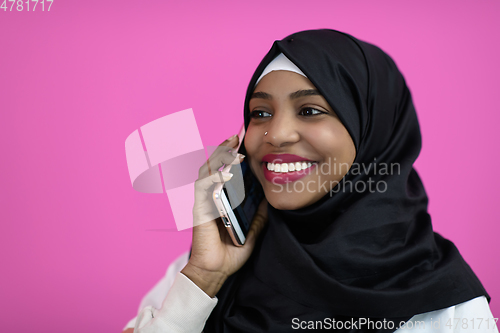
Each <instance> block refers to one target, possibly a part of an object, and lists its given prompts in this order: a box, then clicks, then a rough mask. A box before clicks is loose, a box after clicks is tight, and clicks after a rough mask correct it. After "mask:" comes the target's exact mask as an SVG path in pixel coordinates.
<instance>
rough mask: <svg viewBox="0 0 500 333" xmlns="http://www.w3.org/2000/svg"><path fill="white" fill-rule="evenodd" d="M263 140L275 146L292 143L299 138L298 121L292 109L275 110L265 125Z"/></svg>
mask: <svg viewBox="0 0 500 333" xmlns="http://www.w3.org/2000/svg"><path fill="white" fill-rule="evenodd" d="M266 131H267V135H264V141H265V142H266V143H269V144H271V145H273V146H275V147H283V146H286V145H289V144H293V143H295V142H297V141H299V139H300V134H299V131H298V123H297V121H296V119H295V114H294V111H293V110H283V109H282V110H276V111H275V114H274V115H273V117H272V119H271V121H269V122H268V124H267V126H266Z"/></svg>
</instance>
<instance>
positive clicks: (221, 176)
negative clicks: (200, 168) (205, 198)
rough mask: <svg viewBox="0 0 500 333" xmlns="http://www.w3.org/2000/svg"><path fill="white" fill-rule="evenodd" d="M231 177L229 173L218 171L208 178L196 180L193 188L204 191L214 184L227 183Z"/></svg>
mask: <svg viewBox="0 0 500 333" xmlns="http://www.w3.org/2000/svg"><path fill="white" fill-rule="evenodd" d="M232 177H233V174H232V173H230V172H224V171H218V172H217V173H214V174H212V175H210V176H208V177H205V178H201V179H198V180H197V181H195V182H194V183H195V187H196V189H197V190H206V189H208V188H209V187H210V186H212V185H213V184H214V183H221V182H227V181H229V180H230V179H231V178H232Z"/></svg>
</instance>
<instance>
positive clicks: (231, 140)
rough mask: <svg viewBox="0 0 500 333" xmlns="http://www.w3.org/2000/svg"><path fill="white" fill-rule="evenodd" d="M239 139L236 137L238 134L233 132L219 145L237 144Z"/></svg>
mask: <svg viewBox="0 0 500 333" xmlns="http://www.w3.org/2000/svg"><path fill="white" fill-rule="evenodd" d="M239 141H240V138H239V137H238V134H235V135H233V136H230V137H229V138H227V139H226V140H224V142H222V143H221V144H220V145H219V146H228V147H234V146H235V145H237V144H238V142H239Z"/></svg>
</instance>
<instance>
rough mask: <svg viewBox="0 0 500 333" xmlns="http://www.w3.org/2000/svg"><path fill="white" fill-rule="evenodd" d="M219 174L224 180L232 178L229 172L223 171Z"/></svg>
mask: <svg viewBox="0 0 500 333" xmlns="http://www.w3.org/2000/svg"><path fill="white" fill-rule="evenodd" d="M221 172H222V178H223V179H224V180H229V179H231V178H232V177H233V174H232V173H230V172H225V171H221Z"/></svg>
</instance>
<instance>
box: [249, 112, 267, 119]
mask: <svg viewBox="0 0 500 333" xmlns="http://www.w3.org/2000/svg"><path fill="white" fill-rule="evenodd" d="M270 116H272V115H271V114H270V113H269V112H266V111H262V110H255V111H252V112H250V118H266V117H270Z"/></svg>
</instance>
